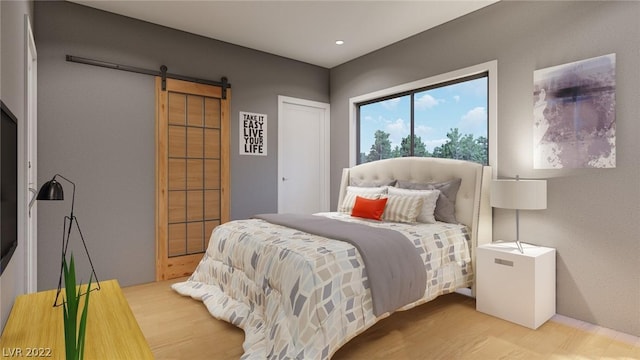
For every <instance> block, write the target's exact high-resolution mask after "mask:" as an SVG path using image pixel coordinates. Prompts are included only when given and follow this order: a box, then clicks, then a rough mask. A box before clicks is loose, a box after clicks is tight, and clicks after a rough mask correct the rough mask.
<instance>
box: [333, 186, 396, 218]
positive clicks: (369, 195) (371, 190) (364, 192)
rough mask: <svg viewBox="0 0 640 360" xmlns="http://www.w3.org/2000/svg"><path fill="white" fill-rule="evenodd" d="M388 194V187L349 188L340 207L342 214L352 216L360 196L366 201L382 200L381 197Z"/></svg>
mask: <svg viewBox="0 0 640 360" xmlns="http://www.w3.org/2000/svg"><path fill="white" fill-rule="evenodd" d="M386 193H387V187H386V186H381V187H356V186H347V193H346V194H345V196H344V199H343V200H342V205H340V210H339V211H340V212H343V213H347V214H351V211H352V210H353V205H354V204H355V203H356V196H360V197H363V198H366V199H380V197H381V196H382V195H384V194H386Z"/></svg>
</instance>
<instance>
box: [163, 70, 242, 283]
mask: <svg viewBox="0 0 640 360" xmlns="http://www.w3.org/2000/svg"><path fill="white" fill-rule="evenodd" d="M221 95H222V89H221V88H220V87H217V86H212V85H203V84H196V83H191V82H186V81H181V80H173V79H167V80H166V90H165V91H163V90H162V80H161V79H160V78H156V106H157V110H156V280H166V279H172V278H176V277H182V276H187V275H190V274H191V273H192V272H193V271H194V270H195V268H196V266H197V265H198V263H199V262H200V259H202V256H203V253H204V251H205V250H206V248H207V245H208V243H209V237H210V236H211V232H212V231H213V229H214V228H215V227H216V226H218V225H220V224H221V223H223V222H226V221H228V219H229V193H230V189H229V100H230V97H231V91H230V90H229V89H227V90H226V99H222V96H221Z"/></svg>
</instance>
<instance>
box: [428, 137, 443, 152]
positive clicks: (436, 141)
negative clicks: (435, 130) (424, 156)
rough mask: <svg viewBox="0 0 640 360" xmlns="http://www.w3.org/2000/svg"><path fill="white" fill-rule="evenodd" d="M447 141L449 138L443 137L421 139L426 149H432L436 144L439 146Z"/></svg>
mask: <svg viewBox="0 0 640 360" xmlns="http://www.w3.org/2000/svg"><path fill="white" fill-rule="evenodd" d="M447 141H449V139H447V138H444V139H433V140H427V141H424V140H423V141H422V142H423V143H424V146H425V147H426V148H427V150H428V151H433V149H434V148H435V147H436V146H441V145H443V144H446V142H447Z"/></svg>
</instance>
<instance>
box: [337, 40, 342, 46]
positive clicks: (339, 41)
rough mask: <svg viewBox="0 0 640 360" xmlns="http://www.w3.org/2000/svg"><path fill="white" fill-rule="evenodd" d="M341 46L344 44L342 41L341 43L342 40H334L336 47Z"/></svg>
mask: <svg viewBox="0 0 640 360" xmlns="http://www.w3.org/2000/svg"><path fill="white" fill-rule="evenodd" d="M342 44H344V41H342V40H336V45H342Z"/></svg>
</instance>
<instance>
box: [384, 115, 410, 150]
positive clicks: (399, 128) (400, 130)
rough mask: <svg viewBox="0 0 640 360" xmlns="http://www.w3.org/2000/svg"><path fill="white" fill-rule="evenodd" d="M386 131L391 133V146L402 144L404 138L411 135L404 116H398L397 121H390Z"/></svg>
mask: <svg viewBox="0 0 640 360" xmlns="http://www.w3.org/2000/svg"><path fill="white" fill-rule="evenodd" d="M385 131H386V132H387V133H389V141H390V142H391V148H392V149H393V148H394V147H396V146H400V144H401V143H402V138H404V137H407V135H409V125H408V124H407V123H406V122H405V121H404V119H402V118H398V119H396V120H395V121H392V122H389V123H388V124H387V126H386V127H385Z"/></svg>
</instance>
